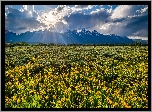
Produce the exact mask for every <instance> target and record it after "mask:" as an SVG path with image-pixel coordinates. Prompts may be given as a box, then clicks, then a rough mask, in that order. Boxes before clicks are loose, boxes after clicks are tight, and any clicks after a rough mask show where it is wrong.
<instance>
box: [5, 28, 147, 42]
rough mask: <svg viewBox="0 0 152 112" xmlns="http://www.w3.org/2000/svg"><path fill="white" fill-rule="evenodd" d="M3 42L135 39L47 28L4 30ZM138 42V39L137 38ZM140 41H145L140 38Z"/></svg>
mask: <svg viewBox="0 0 152 112" xmlns="http://www.w3.org/2000/svg"><path fill="white" fill-rule="evenodd" d="M5 42H10V43H11V42H33V43H55V44H56V43H61V44H73V43H75V44H106V43H108V44H132V43H135V42H136V40H133V39H129V38H128V37H126V36H124V37H121V36H117V35H115V34H110V35H103V34H100V33H99V32H97V31H96V30H94V31H92V32H91V31H89V30H85V28H83V29H82V30H81V31H80V32H77V30H72V31H71V30H67V31H66V32H62V33H59V32H51V31H49V30H44V31H41V30H40V31H34V32H30V31H28V32H25V33H21V34H19V35H17V34H16V33H13V32H10V31H8V30H5ZM138 42H139V39H138ZM140 42H141V43H145V42H144V41H142V40H140Z"/></svg>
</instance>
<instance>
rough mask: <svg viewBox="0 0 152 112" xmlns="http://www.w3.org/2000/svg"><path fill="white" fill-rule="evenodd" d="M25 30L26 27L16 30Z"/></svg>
mask: <svg viewBox="0 0 152 112" xmlns="http://www.w3.org/2000/svg"><path fill="white" fill-rule="evenodd" d="M25 29H26V27H19V28H17V30H25Z"/></svg>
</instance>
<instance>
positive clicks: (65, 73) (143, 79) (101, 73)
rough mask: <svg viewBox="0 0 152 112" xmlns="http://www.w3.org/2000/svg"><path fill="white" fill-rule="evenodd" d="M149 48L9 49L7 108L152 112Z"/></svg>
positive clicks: (34, 47) (29, 47)
mask: <svg viewBox="0 0 152 112" xmlns="http://www.w3.org/2000/svg"><path fill="white" fill-rule="evenodd" d="M147 92H148V46H96V47H94V46H30V45H29V46H14V47H12V48H10V47H5V108H10V107H11V108H148V95H147Z"/></svg>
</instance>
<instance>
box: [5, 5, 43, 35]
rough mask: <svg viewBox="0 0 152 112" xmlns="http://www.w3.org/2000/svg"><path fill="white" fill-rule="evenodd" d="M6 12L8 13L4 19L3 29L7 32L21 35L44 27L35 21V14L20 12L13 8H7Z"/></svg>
mask: <svg viewBox="0 0 152 112" xmlns="http://www.w3.org/2000/svg"><path fill="white" fill-rule="evenodd" d="M8 11H9V13H8V15H7V18H6V19H5V29H7V30H10V31H13V32H16V33H21V32H25V31H29V30H33V29H37V28H38V27H40V26H45V25H44V24H43V23H40V22H39V21H37V20H36V17H37V14H36V13H35V12H33V13H31V14H30V13H29V12H28V11H23V12H21V11H19V10H17V9H13V8H8Z"/></svg>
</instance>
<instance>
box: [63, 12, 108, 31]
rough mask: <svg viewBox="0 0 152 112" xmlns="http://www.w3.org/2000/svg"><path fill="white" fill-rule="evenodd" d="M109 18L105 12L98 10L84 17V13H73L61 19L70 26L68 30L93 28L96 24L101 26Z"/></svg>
mask: <svg viewBox="0 0 152 112" xmlns="http://www.w3.org/2000/svg"><path fill="white" fill-rule="evenodd" d="M109 17H110V13H108V12H107V10H100V11H97V12H93V13H92V14H89V15H85V14H84V13H78V12H77V13H73V14H71V15H70V16H65V17H64V18H63V19H64V20H65V21H66V22H67V23H68V24H69V25H70V28H72V29H74V28H76V29H77V28H79V27H80V26H82V27H94V26H96V24H101V23H103V22H104V21H106V19H108V18H109Z"/></svg>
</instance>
